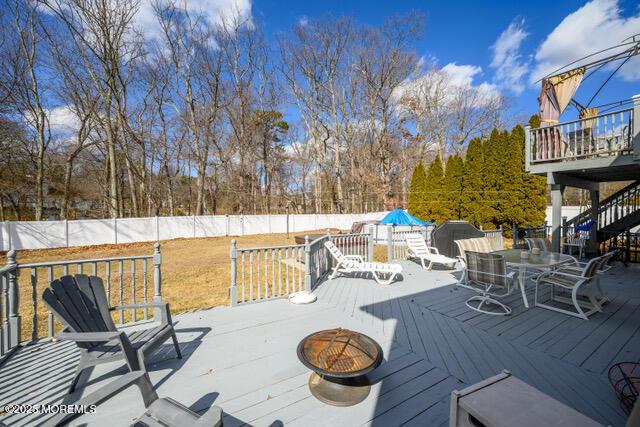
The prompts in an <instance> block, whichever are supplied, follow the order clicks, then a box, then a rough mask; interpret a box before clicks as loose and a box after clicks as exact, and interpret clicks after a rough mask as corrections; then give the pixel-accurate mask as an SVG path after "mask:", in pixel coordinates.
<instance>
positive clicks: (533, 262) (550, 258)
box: [492, 249, 575, 308]
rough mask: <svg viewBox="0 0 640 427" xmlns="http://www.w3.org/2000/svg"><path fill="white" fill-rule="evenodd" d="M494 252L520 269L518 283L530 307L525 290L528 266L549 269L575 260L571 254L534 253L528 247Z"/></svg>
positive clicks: (523, 298)
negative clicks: (525, 255) (526, 255)
mask: <svg viewBox="0 0 640 427" xmlns="http://www.w3.org/2000/svg"><path fill="white" fill-rule="evenodd" d="M523 252H527V253H528V255H529V256H528V257H526V258H523V257H522V253H523ZM492 253H493V254H497V255H502V256H503V257H504V260H505V262H506V263H507V266H510V267H514V268H517V269H518V284H519V286H520V292H521V293H522V300H523V301H524V306H525V307H526V308H529V301H528V300H527V294H526V292H525V282H526V281H527V268H535V269H537V270H549V269H552V268H555V267H557V266H558V265H560V264H564V263H566V262H570V261H575V258H574V257H572V256H571V255H567V254H560V253H557V252H540V253H538V254H534V253H532V252H531V251H529V250H527V249H504V250H501V251H494V252H492Z"/></svg>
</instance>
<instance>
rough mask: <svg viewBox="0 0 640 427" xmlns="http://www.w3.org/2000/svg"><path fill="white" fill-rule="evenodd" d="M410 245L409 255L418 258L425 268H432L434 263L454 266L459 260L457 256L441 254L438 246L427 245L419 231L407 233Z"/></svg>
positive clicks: (408, 245)
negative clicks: (451, 256) (450, 256)
mask: <svg viewBox="0 0 640 427" xmlns="http://www.w3.org/2000/svg"><path fill="white" fill-rule="evenodd" d="M404 239H405V241H406V242H407V247H408V257H409V258H411V257H414V258H418V259H419V260H420V263H421V264H422V268H424V269H425V270H431V268H432V267H433V264H442V265H445V266H448V267H450V268H454V267H455V265H456V263H457V262H458V260H457V259H455V258H449V257H448V256H445V255H442V254H440V252H439V251H438V248H434V247H431V246H427V243H426V242H425V241H424V238H423V237H422V236H421V235H420V234H417V233H407V234H405V236H404Z"/></svg>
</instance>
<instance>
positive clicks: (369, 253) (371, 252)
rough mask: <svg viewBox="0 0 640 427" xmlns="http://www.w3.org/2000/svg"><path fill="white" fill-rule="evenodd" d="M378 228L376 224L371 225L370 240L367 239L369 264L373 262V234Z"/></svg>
mask: <svg viewBox="0 0 640 427" xmlns="http://www.w3.org/2000/svg"><path fill="white" fill-rule="evenodd" d="M375 228H376V225H374V224H370V225H369V238H368V239H367V261H369V262H373V245H374V243H375V241H374V237H375V236H374V234H373V230H374V229H375Z"/></svg>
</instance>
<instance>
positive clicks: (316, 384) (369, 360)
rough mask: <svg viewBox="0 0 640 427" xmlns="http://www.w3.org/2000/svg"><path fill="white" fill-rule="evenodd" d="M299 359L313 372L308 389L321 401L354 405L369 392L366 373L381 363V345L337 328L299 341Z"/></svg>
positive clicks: (364, 336)
mask: <svg viewBox="0 0 640 427" xmlns="http://www.w3.org/2000/svg"><path fill="white" fill-rule="evenodd" d="M298 358H299V359H300V361H301V362H302V363H303V364H304V365H305V366H306V367H308V368H309V369H311V370H312V371H313V373H312V374H311V376H310V377H309V389H310V390H311V393H312V394H313V395H314V396H315V397H316V398H317V399H318V400H320V401H322V402H324V403H327V404H329V405H334V406H351V405H355V404H357V403H360V402H362V401H363V400H364V399H366V397H367V396H368V395H369V391H370V388H371V387H370V385H369V382H368V380H367V378H366V374H367V373H369V372H371V371H372V370H374V369H375V368H377V367H378V366H379V365H380V363H381V362H382V348H380V345H378V343H377V342H375V341H374V340H373V339H371V338H369V337H368V336H366V335H364V334H361V333H359V332H354V331H350V330H348V329H342V328H336V329H329V330H326V331H320V332H315V333H313V334H311V335H309V336H307V337H306V338H304V339H303V340H302V341H300V344H299V345H298Z"/></svg>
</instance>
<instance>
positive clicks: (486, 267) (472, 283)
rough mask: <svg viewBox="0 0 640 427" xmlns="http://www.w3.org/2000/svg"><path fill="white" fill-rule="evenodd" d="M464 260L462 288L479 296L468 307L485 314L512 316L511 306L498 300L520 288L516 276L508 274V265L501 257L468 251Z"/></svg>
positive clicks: (468, 303)
mask: <svg viewBox="0 0 640 427" xmlns="http://www.w3.org/2000/svg"><path fill="white" fill-rule="evenodd" d="M465 257H466V260H467V262H466V264H467V268H466V272H465V276H466V282H465V283H464V284H463V285H462V286H464V287H466V288H469V289H472V290H474V291H476V292H479V293H480V295H476V296H473V297H471V298H469V299H468V300H467V301H466V302H465V304H466V305H467V307H469V308H470V309H472V310H475V311H478V312H480V313H485V314H492V315H502V316H505V315H509V314H511V307H509V306H507V305H506V304H503V303H502V302H500V301H498V300H497V299H496V298H500V297H505V296H508V295H509V294H511V290H512V289H513V288H514V287H515V286H517V273H516V272H515V271H512V272H507V264H506V262H505V259H504V257H503V256H502V255H497V254H491V253H481V252H473V251H468V250H467V251H465ZM491 307H493V308H494V309H493V310H492V309H491Z"/></svg>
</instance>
